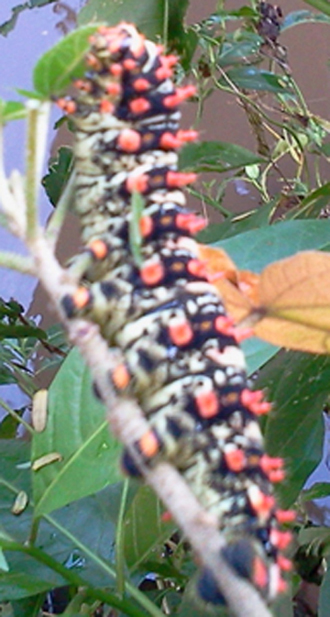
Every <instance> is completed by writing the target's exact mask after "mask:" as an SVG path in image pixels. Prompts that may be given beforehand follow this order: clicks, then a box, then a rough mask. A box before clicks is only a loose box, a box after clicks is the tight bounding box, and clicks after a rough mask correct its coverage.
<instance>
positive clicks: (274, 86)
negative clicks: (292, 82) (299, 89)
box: [220, 66, 291, 94]
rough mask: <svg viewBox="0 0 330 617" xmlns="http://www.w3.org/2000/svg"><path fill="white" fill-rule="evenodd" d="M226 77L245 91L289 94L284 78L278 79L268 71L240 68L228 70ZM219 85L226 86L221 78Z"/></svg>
mask: <svg viewBox="0 0 330 617" xmlns="http://www.w3.org/2000/svg"><path fill="white" fill-rule="evenodd" d="M226 75H227V77H228V78H229V79H230V80H231V81H232V82H233V83H234V84H235V85H236V86H237V87H238V88H244V89H246V90H264V91H266V92H278V93H281V94H287V93H290V92H291V89H290V88H289V86H288V80H287V78H286V77H283V76H282V77H279V76H278V75H275V74H274V73H271V72H270V71H264V70H263V69H258V68H256V67H254V66H241V67H237V68H233V69H229V71H227V73H226ZM220 81H221V83H223V85H226V84H227V81H226V80H225V79H224V78H222V79H221V80H220Z"/></svg>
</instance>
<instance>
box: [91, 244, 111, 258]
mask: <svg viewBox="0 0 330 617" xmlns="http://www.w3.org/2000/svg"><path fill="white" fill-rule="evenodd" d="M88 248H89V250H90V251H91V253H92V255H93V257H94V258H95V259H97V260H99V261H102V259H105V257H106V256H107V255H108V252H109V251H108V246H107V244H106V242H104V240H93V241H92V242H91V243H90V244H89V245H88Z"/></svg>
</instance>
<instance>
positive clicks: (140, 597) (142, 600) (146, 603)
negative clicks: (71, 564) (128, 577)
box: [43, 514, 164, 617]
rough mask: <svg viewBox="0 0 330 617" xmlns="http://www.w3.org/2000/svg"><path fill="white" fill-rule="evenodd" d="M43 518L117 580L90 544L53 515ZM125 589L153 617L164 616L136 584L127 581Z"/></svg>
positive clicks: (112, 570)
mask: <svg viewBox="0 0 330 617" xmlns="http://www.w3.org/2000/svg"><path fill="white" fill-rule="evenodd" d="M43 518H44V519H45V520H46V521H48V522H49V523H50V524H51V525H52V526H53V527H55V528H56V529H57V530H58V531H59V532H60V533H62V534H63V535H64V536H65V537H66V538H68V539H69V540H70V541H71V542H72V543H73V544H74V546H75V547H76V548H78V549H79V550H81V551H82V552H83V553H85V555H86V556H87V557H89V559H91V560H92V561H94V563H95V564H97V565H98V566H99V567H100V568H101V569H102V570H103V571H104V572H106V573H107V574H108V576H110V577H111V578H113V579H114V580H116V572H115V570H114V569H113V568H112V567H111V566H110V565H109V563H108V562H107V561H106V560H105V559H103V558H102V557H99V555H96V554H95V553H94V552H93V551H91V550H90V548H89V547H88V546H86V545H85V544H83V543H82V542H80V540H79V539H78V538H77V537H76V536H73V535H72V534H71V533H70V532H69V531H68V530H67V529H65V527H62V525H61V524H60V523H58V522H57V521H56V520H55V519H54V518H53V517H52V516H50V515H48V514H46V515H44V516H43ZM125 589H126V591H127V592H128V593H129V594H130V595H131V596H132V597H133V598H134V599H135V600H136V601H137V602H138V603H139V604H140V605H141V606H143V607H144V609H145V610H146V611H147V612H148V614H149V615H151V616H152V617H164V615H163V613H162V611H160V610H159V609H158V608H157V606H155V604H154V603H153V602H151V601H150V600H149V599H148V598H147V597H146V596H145V595H144V594H143V593H142V592H141V591H139V589H136V587H134V585H131V584H130V583H129V582H127V581H125Z"/></svg>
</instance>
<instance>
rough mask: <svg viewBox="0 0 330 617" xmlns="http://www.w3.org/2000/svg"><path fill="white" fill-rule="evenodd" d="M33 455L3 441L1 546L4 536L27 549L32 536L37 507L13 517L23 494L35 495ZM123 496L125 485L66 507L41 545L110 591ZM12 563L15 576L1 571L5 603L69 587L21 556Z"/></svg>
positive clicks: (43, 532) (44, 526) (14, 555)
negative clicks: (31, 464)
mask: <svg viewBox="0 0 330 617" xmlns="http://www.w3.org/2000/svg"><path fill="white" fill-rule="evenodd" d="M29 450H30V447H29V444H27V443H26V442H23V441H22V440H17V439H16V440H12V441H9V440H0V460H1V468H0V519H1V523H2V525H3V527H2V528H0V546H1V537H2V538H3V539H4V540H6V541H8V540H12V539H14V540H15V541H16V542H19V543H21V544H24V543H26V542H27V539H28V537H29V535H30V532H31V523H32V514H33V508H32V505H31V502H30V505H28V507H27V508H26V509H25V510H24V511H23V512H22V513H21V514H20V515H19V516H14V515H13V514H12V512H11V510H12V506H13V503H14V501H15V499H16V496H17V494H18V493H19V492H20V491H25V492H26V493H27V494H30V492H31V491H30V475H31V469H30V463H29V461H30V452H29ZM134 490H135V488H134V487H133V488H131V489H130V491H129V497H128V504H130V502H131V499H132V497H133V496H134ZM121 494H122V486H121V484H115V485H112V486H110V487H107V488H106V489H104V490H103V491H101V492H100V493H97V494H96V495H93V496H91V497H87V498H84V499H82V500H79V501H77V502H74V503H72V504H69V505H67V506H65V507H64V508H62V509H61V510H58V511H57V512H56V514H55V515H52V516H49V515H48V516H47V520H43V521H42V522H41V525H40V527H39V532H38V536H37V539H36V546H37V547H39V548H41V549H42V550H44V551H45V552H46V553H47V554H49V555H50V556H52V557H53V558H54V559H56V560H57V561H58V562H59V563H61V564H65V565H66V567H67V568H75V569H78V571H79V569H83V572H82V574H83V576H84V577H85V580H87V581H88V582H89V584H91V585H96V586H100V587H102V586H103V587H105V586H107V587H108V586H109V584H111V583H112V575H111V572H113V570H112V569H111V565H110V564H111V562H112V561H113V560H114V539H115V523H116V521H117V517H118V511H119V507H120V500H121ZM91 522H92V523H91ZM82 545H84V546H85V547H86V549H87V551H88V553H87V552H84V550H83V547H82ZM78 547H79V548H78ZM93 557H94V558H93ZM100 557H101V558H103V559H105V560H107V562H106V564H107V568H108V569H105V568H104V567H102V565H100ZM6 558H7V561H8V564H9V566H10V571H9V572H8V573H5V572H0V602H1V601H2V600H4V599H6V600H12V599H19V598H25V597H27V596H31V595H35V594H37V593H40V592H43V591H48V590H50V589H52V588H54V587H59V586H61V585H64V584H65V582H66V581H65V580H64V579H63V578H62V577H61V576H59V575H58V574H56V573H55V572H53V571H52V570H51V569H49V567H47V566H45V565H43V564H42V563H40V562H37V561H36V560H35V559H32V558H31V557H28V556H26V555H22V553H20V552H17V551H10V552H9V551H8V553H6Z"/></svg>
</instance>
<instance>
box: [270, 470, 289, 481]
mask: <svg viewBox="0 0 330 617" xmlns="http://www.w3.org/2000/svg"><path fill="white" fill-rule="evenodd" d="M268 478H269V480H270V481H271V482H273V483H274V484H276V483H277V482H283V480H284V479H285V471H284V469H277V470H274V471H270V472H269V473H268Z"/></svg>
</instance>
